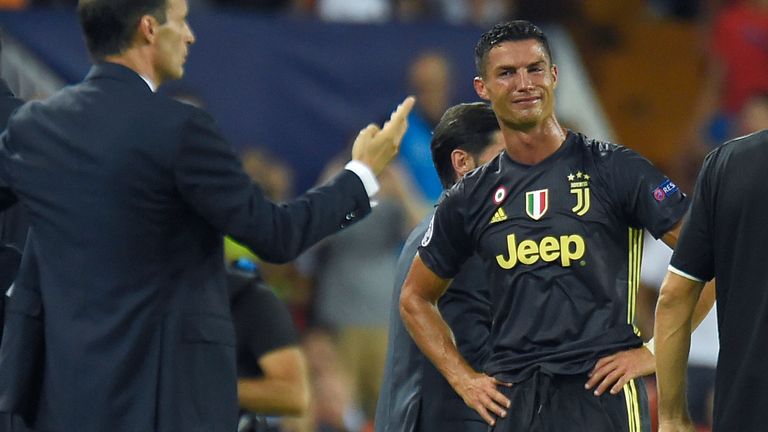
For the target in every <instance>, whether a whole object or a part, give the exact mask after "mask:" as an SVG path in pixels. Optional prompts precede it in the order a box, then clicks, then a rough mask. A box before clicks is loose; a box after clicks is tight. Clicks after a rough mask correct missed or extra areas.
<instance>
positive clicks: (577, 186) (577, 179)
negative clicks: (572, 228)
mask: <svg viewBox="0 0 768 432" xmlns="http://www.w3.org/2000/svg"><path fill="white" fill-rule="evenodd" d="M568 182H569V183H570V184H571V193H572V194H574V195H576V206H574V207H573V208H572V209H571V211H573V212H574V213H576V214H577V215H579V216H584V215H585V214H587V212H588V211H589V174H586V173H583V172H581V171H578V172H577V173H576V175H574V174H568Z"/></svg>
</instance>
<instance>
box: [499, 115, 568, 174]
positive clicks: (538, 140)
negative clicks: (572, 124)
mask: <svg viewBox="0 0 768 432" xmlns="http://www.w3.org/2000/svg"><path fill="white" fill-rule="evenodd" d="M502 134H503V135H504V142H505V147H506V150H507V155H509V157H510V158H512V160H514V161H516V162H519V163H522V164H525V165H536V164H537V163H539V162H541V161H543V160H544V159H546V158H548V157H549V156H551V155H552V154H553V153H554V152H556V151H557V149H559V148H560V146H561V145H563V142H565V137H566V136H567V133H566V131H565V130H564V129H563V128H562V127H560V124H559V123H558V122H557V119H556V118H555V117H554V116H553V117H550V118H549V119H547V120H545V121H544V122H542V123H541V124H539V125H537V126H535V127H534V128H532V129H530V130H525V131H523V130H516V129H511V128H509V127H502Z"/></svg>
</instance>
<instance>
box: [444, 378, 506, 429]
mask: <svg viewBox="0 0 768 432" xmlns="http://www.w3.org/2000/svg"><path fill="white" fill-rule="evenodd" d="M498 386H506V387H512V384H509V383H505V382H502V381H499V380H497V379H496V378H494V377H490V376H488V375H486V374H484V373H475V374H473V375H472V376H470V377H469V378H468V379H466V380H464V381H463V382H461V383H458V384H457V385H456V387H455V390H456V393H458V394H459V396H461V398H462V399H464V403H465V404H467V406H469V407H470V408H472V409H473V410H475V411H477V413H478V414H480V417H482V418H483V420H485V421H486V423H488V424H489V425H491V426H493V425H494V424H495V423H496V419H495V418H494V415H495V416H498V417H506V416H507V411H506V410H507V409H508V408H509V407H510V405H511V402H510V401H509V399H507V397H506V396H504V395H503V394H502V393H501V392H500V391H499V390H498V389H497V387H498Z"/></svg>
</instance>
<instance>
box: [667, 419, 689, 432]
mask: <svg viewBox="0 0 768 432" xmlns="http://www.w3.org/2000/svg"><path fill="white" fill-rule="evenodd" d="M695 431H696V428H695V427H694V426H693V423H692V422H691V421H690V420H689V419H678V420H664V419H659V432H695Z"/></svg>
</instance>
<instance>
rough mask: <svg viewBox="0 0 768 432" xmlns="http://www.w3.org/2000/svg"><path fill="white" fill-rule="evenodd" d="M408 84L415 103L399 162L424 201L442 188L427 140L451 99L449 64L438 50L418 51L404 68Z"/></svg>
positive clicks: (440, 191) (409, 117)
mask: <svg viewBox="0 0 768 432" xmlns="http://www.w3.org/2000/svg"><path fill="white" fill-rule="evenodd" d="M408 87H409V89H410V91H411V92H413V94H414V95H416V97H417V100H418V103H417V104H416V106H415V107H414V109H413V111H411V114H410V115H409V116H408V124H409V127H408V132H406V134H405V136H404V137H403V144H402V147H401V148H400V157H399V160H400V161H401V163H402V165H403V166H404V167H405V168H406V169H407V170H408V171H409V172H410V174H411V176H412V177H413V178H414V179H415V181H416V186H417V187H418V190H419V193H420V194H421V195H422V196H423V197H424V199H426V201H427V202H435V201H437V199H438V198H439V197H440V194H441V193H442V191H443V188H442V185H441V184H440V179H439V178H438V176H437V174H436V173H435V168H434V165H433V164H432V155H431V153H430V151H429V143H430V141H431V139H432V129H434V127H435V125H437V122H439V121H440V117H442V115H443V113H444V112H445V110H446V109H448V104H449V103H450V99H451V65H450V62H449V61H448V59H447V58H446V57H445V55H443V54H442V53H439V52H432V51H430V52H423V53H420V54H419V55H418V56H416V58H415V59H414V60H413V61H412V62H411V64H410V66H409V67H408Z"/></svg>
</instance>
